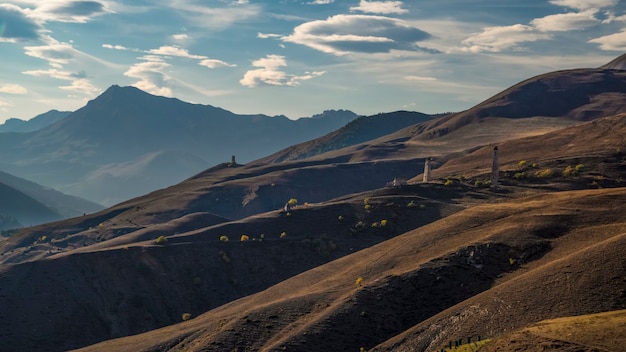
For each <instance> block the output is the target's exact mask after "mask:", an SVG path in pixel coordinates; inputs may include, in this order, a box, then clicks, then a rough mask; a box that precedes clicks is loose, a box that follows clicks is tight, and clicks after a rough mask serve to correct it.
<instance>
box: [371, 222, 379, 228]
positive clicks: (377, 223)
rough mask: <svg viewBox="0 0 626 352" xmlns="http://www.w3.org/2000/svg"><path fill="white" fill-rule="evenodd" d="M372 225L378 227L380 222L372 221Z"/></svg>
mask: <svg viewBox="0 0 626 352" xmlns="http://www.w3.org/2000/svg"><path fill="white" fill-rule="evenodd" d="M372 227H380V223H379V222H373V223H372Z"/></svg>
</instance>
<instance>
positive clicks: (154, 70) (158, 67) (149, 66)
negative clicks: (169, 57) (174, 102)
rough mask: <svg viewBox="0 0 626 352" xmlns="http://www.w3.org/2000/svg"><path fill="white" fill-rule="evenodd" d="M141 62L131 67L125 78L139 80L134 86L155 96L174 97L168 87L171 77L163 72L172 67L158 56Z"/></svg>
mask: <svg viewBox="0 0 626 352" xmlns="http://www.w3.org/2000/svg"><path fill="white" fill-rule="evenodd" d="M139 59H141V60H143V62H139V63H136V64H134V65H133V66H131V67H130V68H129V69H128V71H126V72H124V76H128V77H131V78H136V79H138V81H137V82H135V83H134V84H133V86H135V87H137V88H139V89H142V90H144V91H146V92H148V93H152V94H155V95H162V96H167V97H170V96H172V89H171V88H169V87H168V86H167V81H168V80H169V77H168V76H167V75H166V74H165V73H164V72H163V71H164V70H165V69H166V68H168V67H170V66H171V65H170V64H168V63H167V62H165V61H164V60H163V58H162V57H160V56H157V55H146V56H143V57H140V58H139Z"/></svg>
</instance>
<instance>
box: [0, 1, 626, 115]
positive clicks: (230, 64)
mask: <svg viewBox="0 0 626 352" xmlns="http://www.w3.org/2000/svg"><path fill="white" fill-rule="evenodd" d="M624 53H626V1H623V0H506V1H503V0H437V1H434V0H411V1H409V0H407V1H373V0H372V1H368V0H132V1H131V0H94V1H75V0H11V1H4V2H0V59H1V62H2V65H0V123H2V122H4V121H5V120H6V119H8V118H12V117H14V118H20V119H23V120H28V119H30V118H32V117H34V116H36V115H38V114H41V113H44V112H46V111H49V110H51V109H57V110H62V111H74V110H77V109H79V108H80V107H82V106H84V105H85V104H86V103H87V102H88V101H89V100H91V99H94V98H96V97H97V96H98V95H99V94H101V93H102V92H104V91H105V90H106V89H107V88H108V87H110V86H111V85H114V84H117V85H120V86H135V87H137V88H140V89H142V90H144V91H146V92H149V93H152V94H155V95H162V96H168V97H175V98H178V99H181V100H183V101H187V102H191V103H198V104H207V105H212V106H217V107H221V108H224V109H227V110H230V111H232V112H235V113H238V114H266V115H270V116H273V115H286V116H288V117H289V118H292V119H295V118H299V117H305V116H312V115H314V114H318V113H321V112H322V111H324V110H328V109H348V110H352V111H354V112H355V113H357V114H360V115H372V114H377V113H380V112H391V111H396V110H411V111H419V112H424V113H440V112H453V111H461V110H465V109H468V108H470V107H472V106H473V105H475V104H478V103H480V102H481V101H483V100H485V99H487V98H489V97H490V96H492V95H494V94H496V93H498V92H500V91H502V90H504V89H506V88H508V87H510V86H511V85H513V84H515V83H518V82H520V81H522V80H524V79H527V78H530V77H532V76H535V75H538V74H542V73H546V72H551V71H555V70H561V69H572V68H587V67H598V66H601V65H603V64H605V63H608V62H609V61H611V60H612V59H614V58H616V57H618V56H620V55H622V54H624Z"/></svg>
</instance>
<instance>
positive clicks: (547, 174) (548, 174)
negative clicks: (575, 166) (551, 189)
mask: <svg viewBox="0 0 626 352" xmlns="http://www.w3.org/2000/svg"><path fill="white" fill-rule="evenodd" d="M553 175H554V171H552V169H550V168H547V169H543V170H540V171H537V172H535V176H537V177H539V178H549V177H552V176H553Z"/></svg>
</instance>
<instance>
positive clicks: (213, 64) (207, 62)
mask: <svg viewBox="0 0 626 352" xmlns="http://www.w3.org/2000/svg"><path fill="white" fill-rule="evenodd" d="M198 65H200V66H204V67H208V68H218V67H237V65H235V64H229V63H228V62H225V61H222V60H216V59H204V60H201V61H200V62H199V63H198Z"/></svg>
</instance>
